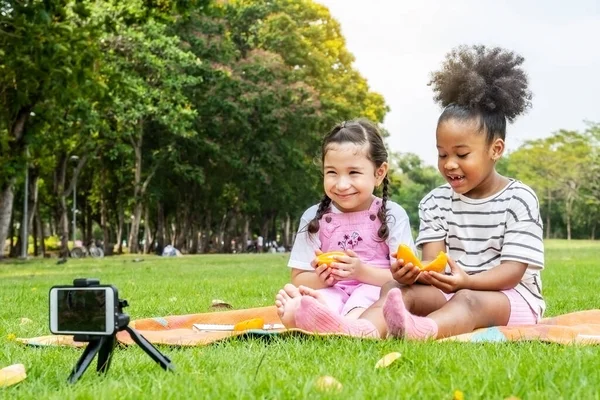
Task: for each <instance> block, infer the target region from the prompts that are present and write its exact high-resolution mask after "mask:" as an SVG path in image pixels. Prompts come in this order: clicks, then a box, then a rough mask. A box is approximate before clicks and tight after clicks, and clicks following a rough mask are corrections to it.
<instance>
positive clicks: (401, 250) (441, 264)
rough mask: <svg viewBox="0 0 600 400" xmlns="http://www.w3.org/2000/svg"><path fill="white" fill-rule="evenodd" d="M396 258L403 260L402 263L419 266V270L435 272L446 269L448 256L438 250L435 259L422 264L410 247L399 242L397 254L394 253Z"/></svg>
mask: <svg viewBox="0 0 600 400" xmlns="http://www.w3.org/2000/svg"><path fill="white" fill-rule="evenodd" d="M396 259H402V260H404V263H405V264H406V263H411V264H412V265H414V266H417V267H419V269H420V270H421V271H435V272H440V273H441V272H444V270H445V269H446V264H447V263H448V256H447V255H446V253H444V252H443V251H440V252H439V254H438V255H437V257H436V258H435V260H433V261H432V262H430V263H429V264H427V265H425V266H423V264H422V263H421V261H419V259H418V258H417V256H415V254H414V253H413V252H412V250H411V248H410V247H408V246H407V245H405V244H401V245H400V246H398V254H396Z"/></svg>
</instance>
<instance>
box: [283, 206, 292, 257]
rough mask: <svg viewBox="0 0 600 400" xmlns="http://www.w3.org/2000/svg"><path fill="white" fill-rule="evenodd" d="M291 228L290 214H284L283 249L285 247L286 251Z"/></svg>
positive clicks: (288, 246) (288, 245)
mask: <svg viewBox="0 0 600 400" xmlns="http://www.w3.org/2000/svg"><path fill="white" fill-rule="evenodd" d="M291 226H292V220H291V218H290V214H289V213H286V214H285V222H284V225H283V247H285V249H286V250H287V249H289V248H290V230H291Z"/></svg>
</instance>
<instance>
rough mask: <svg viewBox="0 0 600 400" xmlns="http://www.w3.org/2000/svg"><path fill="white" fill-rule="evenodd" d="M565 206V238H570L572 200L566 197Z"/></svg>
mask: <svg viewBox="0 0 600 400" xmlns="http://www.w3.org/2000/svg"><path fill="white" fill-rule="evenodd" d="M565 206H566V207H565V214H567V215H566V217H567V240H571V212H572V208H573V207H572V206H573V202H572V201H571V200H569V199H567V201H566V204H565Z"/></svg>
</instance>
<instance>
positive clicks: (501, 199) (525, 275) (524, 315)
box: [296, 46, 545, 340]
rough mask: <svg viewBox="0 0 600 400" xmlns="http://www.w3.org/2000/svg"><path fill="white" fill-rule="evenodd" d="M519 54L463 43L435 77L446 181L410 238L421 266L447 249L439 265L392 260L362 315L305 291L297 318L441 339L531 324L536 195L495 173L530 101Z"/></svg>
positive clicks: (540, 256)
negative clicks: (341, 311) (334, 309)
mask: <svg viewBox="0 0 600 400" xmlns="http://www.w3.org/2000/svg"><path fill="white" fill-rule="evenodd" d="M523 62H524V59H523V57H521V56H519V55H517V54H515V53H514V52H511V51H506V50H504V49H501V48H487V47H485V46H472V47H466V46H461V47H458V48H456V49H454V50H452V51H451V52H450V53H449V54H448V55H447V57H446V59H445V61H444V62H443V64H442V68H441V69H440V70H439V71H437V72H434V73H433V74H432V76H431V82H430V85H431V86H432V87H433V91H434V93H435V96H434V98H435V100H436V101H437V102H439V103H440V104H441V106H442V107H443V111H442V114H441V115H440V117H439V119H438V125H437V130H436V140H437V150H438V157H439V161H438V169H439V171H440V173H441V174H442V176H443V177H444V179H445V180H446V184H444V185H442V186H440V187H438V188H436V189H434V190H432V191H431V192H430V193H429V194H427V196H425V197H424V198H423V200H421V202H420V204H419V219H420V227H419V234H418V237H417V240H416V245H417V247H419V248H420V249H421V250H422V258H423V260H424V261H423V265H426V264H427V263H428V261H431V260H433V259H434V258H436V256H437V255H438V254H439V252H441V251H443V252H446V254H447V255H448V265H447V266H446V271H445V273H439V272H433V271H423V270H421V269H420V268H419V267H417V266H415V265H413V264H411V263H409V262H406V263H405V262H404V260H401V259H400V260H398V262H397V263H394V264H392V266H391V270H392V276H393V278H394V280H393V281H390V282H388V283H386V284H385V285H384V286H383V287H382V291H381V295H380V298H379V300H377V302H375V303H374V304H373V305H372V306H371V307H370V308H369V309H367V310H366V311H365V312H364V313H363V314H362V315H361V317H360V319H359V320H355V321H351V320H348V319H344V318H341V317H339V316H335V315H332V314H331V313H327V312H326V310H325V309H324V308H323V307H321V306H320V305H319V304H318V303H317V302H315V301H313V300H312V299H310V298H306V299H302V304H301V306H300V308H299V310H298V311H297V313H296V325H297V326H298V327H299V328H302V329H305V330H309V331H315V330H316V331H320V332H323V331H326V332H336V333H345V334H348V335H352V336H374V337H386V336H388V335H389V336H395V337H402V338H408V339H416V340H419V339H427V338H443V337H448V336H453V335H457V334H461V333H467V332H471V331H473V330H474V329H477V328H482V327H488V326H498V325H513V326H514V325H531V324H535V323H537V321H539V319H540V318H541V316H542V314H543V312H544V309H545V303H544V300H543V297H542V294H541V279H540V271H541V270H542V269H543V267H544V246H543V241H542V221H541V218H540V213H539V203H538V199H537V197H536V195H535V193H534V192H533V190H532V189H531V188H529V187H528V186H527V185H525V184H523V183H521V182H519V181H517V180H514V179H512V178H508V177H505V176H502V175H500V174H499V173H498V172H497V171H496V168H495V165H496V162H497V161H498V159H499V158H500V157H501V156H502V154H503V152H504V148H505V145H504V140H505V137H506V124H507V122H513V121H514V119H515V118H516V117H517V116H518V115H520V114H522V113H523V112H525V111H526V109H527V108H528V107H530V105H531V103H530V101H531V93H530V91H529V90H528V89H527V83H528V82H527V75H526V74H525V72H524V71H523V70H522V68H521V65H522V64H523Z"/></svg>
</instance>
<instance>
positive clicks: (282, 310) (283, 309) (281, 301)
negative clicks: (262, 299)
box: [275, 283, 302, 328]
mask: <svg viewBox="0 0 600 400" xmlns="http://www.w3.org/2000/svg"><path fill="white" fill-rule="evenodd" d="M301 298H302V294H301V293H300V290H299V289H298V288H297V287H296V286H294V285H292V284H291V283H288V284H286V285H285V286H284V287H283V289H281V290H280V291H279V293H277V295H276V296H275V307H277V314H278V315H279V319H280V320H281V323H282V324H283V325H284V326H285V327H286V328H295V327H296V310H297V309H298V307H299V306H300V299H301Z"/></svg>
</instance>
